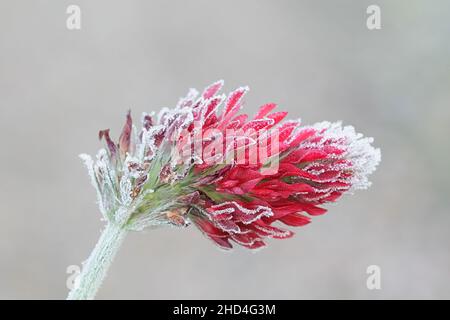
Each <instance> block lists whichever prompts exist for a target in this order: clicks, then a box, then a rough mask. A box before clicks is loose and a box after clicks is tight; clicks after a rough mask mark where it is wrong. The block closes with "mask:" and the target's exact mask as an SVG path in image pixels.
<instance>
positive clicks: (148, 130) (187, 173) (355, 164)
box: [83, 81, 380, 249]
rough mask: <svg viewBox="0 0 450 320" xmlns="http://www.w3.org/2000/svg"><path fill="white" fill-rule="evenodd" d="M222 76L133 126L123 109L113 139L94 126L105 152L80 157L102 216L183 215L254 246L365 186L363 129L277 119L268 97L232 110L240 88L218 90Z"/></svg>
mask: <svg viewBox="0 0 450 320" xmlns="http://www.w3.org/2000/svg"><path fill="white" fill-rule="evenodd" d="M222 85H223V82H222V81H218V82H216V83H214V84H212V85H210V86H209V87H207V88H206V89H205V90H204V91H203V93H202V94H201V95H200V96H198V92H197V91H196V90H194V89H191V90H190V91H189V93H188V95H187V96H186V97H185V98H182V99H180V100H179V102H178V104H177V106H176V107H175V108H174V109H168V108H164V109H162V110H161V111H160V113H159V114H158V116H157V117H155V116H154V115H153V114H144V115H143V117H142V129H141V130H140V131H139V132H138V131H137V129H136V128H135V127H134V126H133V125H132V120H131V116H130V114H128V115H127V121H126V124H125V126H124V129H123V132H122V134H121V135H120V138H119V143H118V144H116V143H114V142H113V141H112V140H111V138H110V136H109V130H103V131H100V134H99V136H100V138H101V139H102V138H105V141H106V144H107V151H106V150H104V149H102V150H100V152H99V154H98V156H97V160H96V161H95V163H94V161H92V159H91V158H90V157H89V156H86V155H83V158H84V159H85V160H86V164H87V165H88V168H89V171H90V173H91V177H92V182H93V184H94V186H95V187H96V189H97V194H98V201H99V205H100V209H101V211H102V213H103V215H104V216H105V218H107V219H108V220H109V221H110V222H111V223H115V224H118V225H120V226H121V227H124V228H127V229H130V230H140V229H142V228H145V227H151V226H156V225H175V226H187V225H189V224H190V222H193V223H194V224H195V225H196V226H197V227H198V228H199V229H200V230H201V231H202V232H203V233H204V234H205V235H206V236H207V237H208V238H209V239H211V240H213V241H214V242H215V243H216V244H217V245H219V246H220V247H221V248H224V249H230V248H232V243H237V244H240V245H242V246H244V247H246V248H250V249H257V248H261V247H263V246H265V241H266V239H267V238H276V239H284V238H289V237H291V236H292V235H293V232H292V231H290V230H287V229H285V227H283V226H282V225H286V226H294V227H296V226H303V225H306V224H308V223H309V222H310V220H311V218H310V217H311V216H315V215H320V214H323V213H325V212H326V210H325V209H324V208H323V205H324V204H326V203H327V202H334V201H336V200H337V199H338V198H340V196H341V195H343V194H344V193H348V192H352V191H353V190H357V189H365V188H367V187H368V186H369V185H370V183H369V181H368V175H369V174H371V173H372V172H373V171H374V170H375V168H376V166H377V164H378V163H379V161H380V151H379V150H378V149H375V148H373V147H372V146H371V143H372V139H371V138H364V137H363V136H362V135H361V134H357V133H355V130H354V129H353V127H350V126H346V127H342V125H341V123H329V122H322V123H318V124H315V125H313V126H301V124H300V121H299V120H296V121H285V122H282V121H283V119H284V118H285V117H286V115H287V113H286V112H273V110H274V109H275V107H276V105H275V104H266V105H264V106H262V107H261V108H260V109H259V111H258V113H257V114H256V115H255V116H254V117H253V118H249V117H248V116H247V115H245V114H239V111H240V109H241V107H242V99H243V96H244V95H245V94H246V92H247V91H248V88H247V87H242V88H239V89H237V90H235V91H233V92H232V93H230V94H229V95H228V97H225V96H224V95H219V94H218V92H219V90H220V89H221V87H222Z"/></svg>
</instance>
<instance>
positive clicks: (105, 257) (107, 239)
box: [67, 223, 127, 300]
mask: <svg viewBox="0 0 450 320" xmlns="http://www.w3.org/2000/svg"><path fill="white" fill-rule="evenodd" d="M126 233H127V231H126V230H125V229H123V228H122V227H120V226H116V225H114V224H112V223H108V224H107V225H106V228H105V229H104V230H103V232H102V235H101V236H100V239H99V240H98V242H97V244H96V246H95V248H94V250H93V251H92V253H91V255H90V256H89V258H88V259H87V261H86V262H85V263H84V265H83V268H82V271H81V273H80V275H79V276H78V278H77V280H76V284H75V286H74V288H73V289H72V290H71V291H70V292H69V295H68V296H67V300H91V299H94V297H95V294H96V293H97V291H98V289H99V288H100V286H101V284H102V282H103V280H104V279H105V277H106V273H107V271H108V268H109V266H110V265H111V263H112V261H113V259H114V256H115V255H116V253H117V251H118V250H119V248H120V245H121V244H122V241H123V239H124V237H125V235H126Z"/></svg>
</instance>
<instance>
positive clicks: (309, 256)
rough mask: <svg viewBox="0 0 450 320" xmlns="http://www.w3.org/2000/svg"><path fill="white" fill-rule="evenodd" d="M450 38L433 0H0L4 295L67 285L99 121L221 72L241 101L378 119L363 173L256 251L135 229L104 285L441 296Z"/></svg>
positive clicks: (309, 113)
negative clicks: (376, 162)
mask: <svg viewBox="0 0 450 320" xmlns="http://www.w3.org/2000/svg"><path fill="white" fill-rule="evenodd" d="M70 4H77V5H79V6H80V7H81V11H82V16H81V18H82V21H81V22H82V29H81V30H75V31H73V30H72V31H70V30H68V29H67V28H66V19H67V17H68V15H67V14H66V8H67V6H68V5H70ZM370 4H378V5H379V6H380V7H381V18H382V29H381V30H375V31H369V30H368V29H367V27H366V18H367V14H366V8H367V6H368V5H370ZM449 39H450V2H449V1H444V0H443V1H425V0H424V1H381V0H377V1H375V0H371V1H361V0H358V1H356V0H355V1H332V0H329V1H317V0H311V1H298V0H292V1H257V0H252V1H248V0H240V1H211V0H202V1H199V0H194V1H181V0H180V1H82V0H73V1H1V2H0V136H1V157H0V177H1V182H0V188H1V189H0V298H4V299H13V298H21V299H22V298H24V299H31V298H43V299H47V298H52V299H63V298H65V297H66V294H67V288H66V279H67V277H68V276H69V275H68V274H67V273H66V268H67V266H69V265H73V264H80V262H81V261H82V260H84V259H85V258H87V256H88V254H89V253H90V251H91V250H92V248H93V247H94V245H95V243H96V241H97V239H98V237H99V235H100V231H101V228H102V225H103V223H102V222H101V221H100V214H99V212H98V209H97V207H96V204H95V194H94V190H93V188H92V187H91V185H90V183H89V179H88V176H87V174H86V172H85V168H84V167H83V165H82V163H81V161H80V159H79V158H78V156H77V155H78V154H79V153H81V152H87V153H91V154H93V153H95V152H96V150H97V149H98V148H99V147H100V146H101V144H100V143H99V142H98V140H97V132H98V130H99V129H104V128H108V127H109V128H111V130H112V135H113V136H114V137H117V136H118V133H119V132H120V129H121V127H122V124H123V121H124V115H125V112H126V110H127V109H128V108H132V111H133V115H134V116H135V118H139V117H140V114H141V112H143V111H151V110H158V109H159V108H160V107H163V106H173V105H174V104H175V103H176V102H177V100H178V98H179V97H180V96H182V95H184V94H185V93H186V91H187V89H188V88H189V87H196V88H199V89H201V88H203V87H204V86H205V85H207V84H209V83H211V82H213V81H215V80H217V79H221V78H223V79H225V81H226V87H225V91H227V92H228V91H230V90H232V89H233V88H235V87H237V86H240V85H249V86H250V87H251V91H250V93H249V95H248V96H247V98H246V109H247V110H248V111H249V112H250V113H251V112H253V111H255V110H256V108H257V107H258V106H259V105H261V104H263V103H265V102H277V103H279V105H280V109H285V110H288V111H290V117H293V118H298V117H301V118H302V119H303V121H304V122H305V123H313V122H316V121H321V120H333V121H334V120H344V122H345V123H347V124H352V125H354V126H355V127H356V128H357V129H358V131H360V132H363V133H364V134H366V135H369V136H373V137H374V138H375V145H376V146H377V147H380V148H381V150H382V163H381V165H380V167H379V168H378V171H377V172H376V173H375V174H374V175H373V176H372V181H373V187H372V188H371V189H370V190H368V191H361V192H358V193H357V194H355V195H354V196H347V197H344V198H343V199H342V200H341V201H340V202H339V203H337V204H335V205H333V206H331V207H330V206H329V209H330V211H329V213H328V214H326V215H324V216H321V217H316V218H314V221H313V223H312V224H310V225H309V226H306V227H304V228H299V229H297V235H296V236H295V237H294V238H293V239H289V240H273V241H270V245H269V246H268V248H266V249H264V250H263V251H260V252H258V253H256V254H252V253H251V252H249V251H245V250H241V249H238V250H236V251H234V252H233V253H231V254H224V253H223V252H221V251H219V250H217V249H216V248H215V247H214V246H213V245H212V243H210V242H209V241H207V240H205V239H204V238H203V237H202V235H201V234H200V233H199V232H198V231H197V230H196V229H195V228H188V229H186V230H181V231H180V230H176V229H161V230H157V231H152V232H147V233H134V234H130V235H129V236H128V238H127V239H126V241H125V243H124V246H123V248H122V250H121V251H120V252H119V254H118V256H117V258H116V260H115V263H114V264H113V266H112V269H111V270H110V272H109V275H108V278H107V280H106V282H105V284H104V286H103V287H102V288H101V291H100V293H99V295H98V298H102V299H108V298H113V299H115V298H126V299H128V298H139V299H143V298H151V299H164V298H172V299H177V298H193V299H206V298H208V299H215V298H225V299H228V298H248V299H251V298H261V299H263V298H275V299H277V298H280V299H281V298H287V299H303V298H312V299H313V298H327V299H328V298H330V299H333V298H344V299H348V298H361V299H370V298H374V299H379V298H389V299H397V298H427V299H428V298H450V275H449V270H450V252H449V242H450V232H449V227H450V212H449V207H450V206H449V189H450V188H449V181H450V173H449V172H450V171H449V169H448V165H449V160H450V148H449V134H450V129H449V120H450V106H449V101H450V90H449V85H450V59H449V57H450V41H449ZM372 264H376V265H378V266H380V268H381V276H382V279H381V281H382V289H381V290H373V291H370V290H368V289H367V288H366V278H367V276H368V275H367V274H366V268H367V266H369V265H372Z"/></svg>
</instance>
